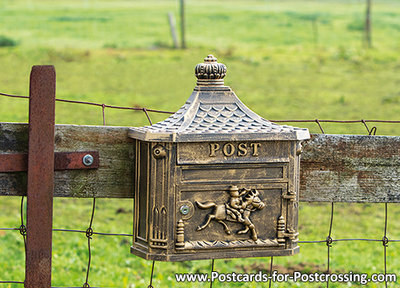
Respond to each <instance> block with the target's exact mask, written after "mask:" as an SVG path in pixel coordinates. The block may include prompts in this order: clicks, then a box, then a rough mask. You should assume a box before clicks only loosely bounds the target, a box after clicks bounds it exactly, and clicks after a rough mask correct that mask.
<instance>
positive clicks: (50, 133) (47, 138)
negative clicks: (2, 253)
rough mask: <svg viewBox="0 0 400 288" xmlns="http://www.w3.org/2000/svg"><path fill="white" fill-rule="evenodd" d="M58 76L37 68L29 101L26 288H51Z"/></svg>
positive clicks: (32, 74) (32, 79) (33, 76)
mask: <svg viewBox="0 0 400 288" xmlns="http://www.w3.org/2000/svg"><path fill="white" fill-rule="evenodd" d="M55 84H56V75H55V69H54V67H53V66H33V67H32V71H31V78H30V92H29V95H30V98H29V151H28V187H27V196H28V201H27V203H28V207H27V243H26V244H27V246H26V264H25V287H26V288H37V287H42V288H50V287H51V251H52V250H51V248H52V247H51V245H52V222H53V191H54V122H55V86H56V85H55Z"/></svg>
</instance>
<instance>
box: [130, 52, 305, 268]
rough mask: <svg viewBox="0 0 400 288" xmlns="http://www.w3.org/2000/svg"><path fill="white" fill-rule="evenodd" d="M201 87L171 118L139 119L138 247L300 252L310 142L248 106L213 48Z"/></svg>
mask: <svg viewBox="0 0 400 288" xmlns="http://www.w3.org/2000/svg"><path fill="white" fill-rule="evenodd" d="M195 74H196V77H197V86H196V87H195V88H194V91H193V93H192V95H191V96H190V98H189V99H188V100H187V102H186V103H185V104H184V105H183V106H182V108H181V109H179V111H178V112H176V113H175V114H173V115H172V116H171V117H169V118H168V119H166V120H164V121H162V122H159V123H157V124H154V125H152V126H146V127H140V128H132V129H131V130H130V134H129V135H130V137H131V138H133V139H135V151H136V152H135V153H136V163H135V164H136V168H135V175H134V177H135V183H136V185H135V191H134V193H135V202H134V203H135V204H134V238H133V246H132V248H131V252H132V253H133V254H135V255H138V256H140V257H143V258H145V259H151V260H161V261H186V260H195V259H211V258H233V257H264V256H279V255H292V254H295V253H298V252H299V247H298V244H297V242H298V232H297V219H298V192H299V170H300V154H301V141H302V140H305V139H309V138H310V135H309V132H308V130H307V129H303V128H294V127H290V126H281V125H277V124H275V123H272V122H270V121H268V120H265V119H263V118H262V117H260V116H258V115H257V114H256V113H254V112H253V111H251V110H250V109H249V108H247V107H246V106H245V105H244V104H243V103H242V102H241V101H240V100H239V99H238V98H237V96H236V95H235V93H234V92H233V91H232V89H231V88H230V87H228V86H225V85H224V80H223V78H224V77H225V75H226V67H225V65H224V64H221V63H218V62H217V59H216V58H215V57H214V56H212V55H208V56H207V57H206V58H205V59H204V63H201V64H198V65H197V66H196V68H195Z"/></svg>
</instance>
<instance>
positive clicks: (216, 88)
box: [129, 55, 310, 142]
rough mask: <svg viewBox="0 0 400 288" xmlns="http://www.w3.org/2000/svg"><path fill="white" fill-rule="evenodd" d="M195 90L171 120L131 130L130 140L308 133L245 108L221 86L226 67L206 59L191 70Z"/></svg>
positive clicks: (298, 135) (246, 137)
mask: <svg viewBox="0 0 400 288" xmlns="http://www.w3.org/2000/svg"><path fill="white" fill-rule="evenodd" d="M195 75H196V77H197V78H198V80H197V86H196V87H195V89H194V91H193V93H192V95H191V96H190V97H189V99H188V100H187V101H186V103H185V104H184V105H183V106H182V107H181V108H180V109H179V110H178V111H177V112H176V113H175V114H173V115H172V116H170V117H169V118H167V119H165V120H164V121H162V122H158V123H156V124H154V125H152V126H145V127H135V128H131V129H130V132H129V135H130V137H132V138H135V139H139V140H144V141H153V142H154V141H160V142H198V141H237V140H304V139H309V138H310V134H309V132H308V129H304V128H296V127H291V126H286V125H283V126H282V125H278V124H275V123H272V122H270V121H268V120H266V119H264V118H262V117H260V116H259V115H257V114H256V113H254V112H253V111H251V110H250V109H249V108H247V107H246V106H245V105H244V104H243V103H242V102H241V101H240V100H239V98H238V97H237V96H236V95H235V93H234V92H233V91H232V89H231V88H230V87H228V86H224V80H223V78H224V77H225V75H226V66H225V65H224V64H221V63H218V62H217V59H216V58H215V57H214V56H213V55H208V56H207V57H206V58H205V59H204V63H201V64H198V65H197V66H196V68H195Z"/></svg>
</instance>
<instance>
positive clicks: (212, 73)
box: [194, 54, 226, 86]
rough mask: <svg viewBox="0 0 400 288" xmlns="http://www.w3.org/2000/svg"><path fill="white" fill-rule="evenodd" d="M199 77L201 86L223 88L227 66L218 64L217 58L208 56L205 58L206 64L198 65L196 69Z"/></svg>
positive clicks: (198, 81)
mask: <svg viewBox="0 0 400 288" xmlns="http://www.w3.org/2000/svg"><path fill="white" fill-rule="evenodd" d="M194 71H195V75H196V77H197V85H201V86H221V85H224V77H225V75H226V66H225V65H224V64H222V63H218V62H217V58H215V57H214V56H213V55H211V54H210V55H208V56H207V57H206V58H204V63H200V64H197V65H196V68H195V69H194Z"/></svg>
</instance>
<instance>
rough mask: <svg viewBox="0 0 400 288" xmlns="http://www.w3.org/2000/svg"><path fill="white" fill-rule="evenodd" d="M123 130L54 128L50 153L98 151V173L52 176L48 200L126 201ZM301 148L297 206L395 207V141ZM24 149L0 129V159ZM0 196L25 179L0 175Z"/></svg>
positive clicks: (20, 127) (18, 136) (129, 166)
mask: <svg viewBox="0 0 400 288" xmlns="http://www.w3.org/2000/svg"><path fill="white" fill-rule="evenodd" d="M128 129H129V128H127V127H104V126H77V125H56V129H55V151H56V152H66V151H75V152H79V151H98V152H99V155H100V167H99V168H98V169H96V170H65V171H55V179H54V182H55V190H54V196H55V197H80V198H85V197H104V198H132V197H133V187H134V185H133V167H134V158H133V141H132V140H131V139H129V138H128V136H127V135H128ZM303 146H304V149H303V150H304V152H303V155H302V160H301V179H300V183H301V186H300V201H305V202H319V201H322V202H332V201H333V202H400V181H399V179H400V137H392V136H363V135H323V134H314V135H312V138H311V140H309V141H307V142H305V143H304V145H303ZM27 149H28V125H27V124H12V123H0V157H1V155H2V154H3V155H4V154H12V153H26V152H27ZM21 161H23V159H22V160H21ZM0 171H1V161H0ZM0 195H6V196H21V195H26V173H25V172H13V173H1V172H0Z"/></svg>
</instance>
